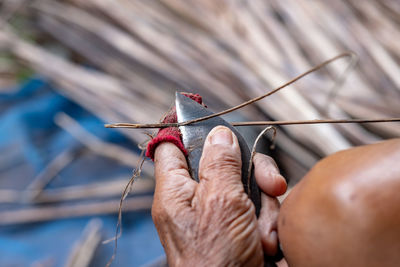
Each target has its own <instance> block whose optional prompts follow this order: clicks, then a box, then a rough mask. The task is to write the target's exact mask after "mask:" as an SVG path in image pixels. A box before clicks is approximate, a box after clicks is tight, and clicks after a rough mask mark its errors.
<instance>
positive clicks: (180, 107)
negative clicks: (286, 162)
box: [175, 92, 261, 216]
mask: <svg viewBox="0 0 400 267" xmlns="http://www.w3.org/2000/svg"><path fill="white" fill-rule="evenodd" d="M175 97H176V98H175V105H176V114H177V117H178V122H184V121H188V120H192V119H197V118H200V117H204V116H208V115H211V114H213V113H212V112H211V111H209V110H208V109H206V108H205V107H203V106H202V105H200V104H199V103H197V102H196V101H193V100H192V99H190V98H189V97H186V96H184V95H182V94H180V93H178V92H176V96H175ZM218 125H223V126H226V127H228V128H229V129H231V130H232V131H233V132H234V133H235V135H236V137H237V138H238V141H239V146H240V150H241V156H242V183H243V186H244V189H245V192H246V193H247V194H249V191H250V198H251V199H252V200H253V203H254V204H255V206H256V214H257V216H258V214H259V209H260V207H261V202H260V192H259V189H258V186H257V184H256V183H255V180H254V177H253V176H252V177H251V180H250V189H251V190H249V188H248V185H247V179H248V178H247V177H248V169H249V162H250V157H251V155H250V150H249V147H248V146H247V143H246V141H245V140H244V138H243V137H242V136H241V135H240V133H239V132H238V131H237V130H236V129H235V128H234V127H233V126H232V125H231V124H230V123H228V122H226V121H225V120H223V119H222V118H220V117H214V118H211V119H208V120H205V121H201V122H198V123H193V124H190V125H186V126H181V127H179V129H180V131H181V133H182V139H183V144H184V146H185V148H186V150H187V151H188V165H189V170H190V171H191V175H192V178H193V179H194V180H196V181H197V182H199V162H200V157H201V154H202V152H203V145H204V141H205V140H206V137H207V135H208V133H209V132H210V131H211V130H212V129H213V128H214V127H216V126H218Z"/></svg>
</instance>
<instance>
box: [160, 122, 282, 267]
mask: <svg viewBox="0 0 400 267" xmlns="http://www.w3.org/2000/svg"><path fill="white" fill-rule="evenodd" d="M254 166H255V177H256V180H257V183H258V185H259V187H260V188H261V190H262V191H263V192H264V193H262V196H261V197H262V209H261V212H260V217H259V219H258V220H257V218H256V216H255V208H254V205H253V203H252V202H251V200H250V199H249V198H248V196H247V194H246V193H245V192H244V188H243V185H242V182H241V156H240V148H239V144H238V140H237V138H236V136H235V135H234V134H233V133H232V132H231V131H230V130H229V129H228V128H226V127H223V126H218V127H216V128H214V129H213V130H212V131H211V132H210V134H209V135H208V137H207V139H206V141H205V144H204V148H203V155H202V157H201V160H200V166H199V177H200V182H199V183H197V182H196V181H194V180H192V179H191V177H190V174H189V172H188V167H187V163H186V159H185V156H184V155H183V154H182V152H181V151H180V150H179V149H178V148H177V147H175V146H174V145H173V144H171V143H162V144H160V145H159V146H158V147H157V149H156V152H155V176H156V189H155V194H154V202H153V208H152V215H153V220H154V223H155V225H156V228H157V230H158V234H159V236H160V240H161V243H162V245H163V246H164V249H165V252H166V254H167V258H168V263H169V265H170V266H262V265H263V250H264V253H266V254H267V255H274V254H275V253H276V251H277V243H278V241H277V233H276V220H277V217H278V212H279V202H278V201H277V200H276V198H275V197H276V196H278V195H281V194H283V193H284V192H285V191H286V182H285V180H284V179H283V177H282V176H281V175H280V174H279V171H278V169H277V167H276V165H275V163H274V161H273V160H272V159H271V158H269V157H267V156H265V155H262V154H257V155H256V156H255V158H254ZM190 264H191V265H190Z"/></svg>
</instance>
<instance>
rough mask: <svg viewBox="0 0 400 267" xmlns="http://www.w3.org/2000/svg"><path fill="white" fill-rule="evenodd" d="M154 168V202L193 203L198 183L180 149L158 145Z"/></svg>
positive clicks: (170, 145)
mask: <svg viewBox="0 0 400 267" xmlns="http://www.w3.org/2000/svg"><path fill="white" fill-rule="evenodd" d="M154 168H155V178H156V188H155V192H154V201H161V202H162V203H163V202H170V201H174V202H182V201H191V199H192V198H193V195H194V189H195V187H196V185H197V183H196V182H195V181H194V180H192V178H191V177H190V174H189V170H188V165H187V162H186V158H185V155H184V154H183V153H182V151H181V150H180V149H179V148H177V147H176V146H175V145H174V144H172V143H168V142H164V143H161V144H160V145H158V146H157V148H156V151H155V156H154Z"/></svg>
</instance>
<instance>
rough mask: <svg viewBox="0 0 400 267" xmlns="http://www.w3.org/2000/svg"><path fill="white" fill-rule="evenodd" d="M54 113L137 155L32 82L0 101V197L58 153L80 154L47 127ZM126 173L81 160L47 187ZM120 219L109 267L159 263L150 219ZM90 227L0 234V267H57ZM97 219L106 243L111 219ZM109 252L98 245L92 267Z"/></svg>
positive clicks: (41, 227)
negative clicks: (120, 232) (69, 150)
mask: <svg viewBox="0 0 400 267" xmlns="http://www.w3.org/2000/svg"><path fill="white" fill-rule="evenodd" d="M99 108H100V107H99ZM58 112H65V113H66V114H68V115H69V116H71V117H73V118H74V119H75V120H77V121H78V122H79V123H80V124H81V125H82V126H83V127H84V128H85V129H86V130H88V131H89V132H91V133H94V134H95V135H96V136H98V137H100V138H102V139H103V140H105V141H107V142H112V143H116V144H123V145H124V146H125V147H127V148H129V149H132V150H135V149H137V148H136V145H135V144H133V143H132V142H131V141H129V140H128V139H127V138H125V137H124V136H123V135H121V134H120V133H119V132H118V131H115V130H111V129H106V128H104V127H103V125H104V123H105V122H104V121H101V120H100V119H99V118H97V117H96V116H94V115H93V114H91V113H90V112H88V111H86V110H85V109H83V108H82V107H80V106H79V105H77V104H75V103H74V102H72V101H70V100H69V99H67V98H65V97H63V96H62V95H60V94H59V93H58V92H57V91H56V90H54V88H52V86H51V85H50V84H49V83H48V82H47V81H46V80H45V79H43V78H39V77H35V78H32V79H31V80H29V81H28V82H26V83H25V84H23V85H22V86H21V87H20V88H17V89H16V90H14V91H12V93H0V151H1V153H0V189H15V190H24V189H25V188H26V186H27V185H28V184H29V183H30V182H31V181H32V179H33V178H34V177H35V176H36V175H37V174H38V173H39V172H40V171H41V170H42V169H43V168H44V167H45V166H47V165H48V164H49V162H50V161H51V160H52V159H53V158H54V157H55V156H56V155H58V154H59V153H60V152H61V151H63V150H65V149H66V148H71V147H79V146H82V145H81V144H80V143H79V142H78V141H77V140H76V139H74V138H73V137H72V136H70V135H69V134H68V133H66V132H65V131H63V130H62V129H60V128H59V127H57V125H56V124H55V123H54V120H53V118H54V116H55V115H56V114H57V113H58ZM131 173H132V170H131V169H129V168H127V167H124V166H121V165H119V164H118V163H116V162H115V161H112V160H110V159H105V158H101V157H99V156H96V155H86V156H82V157H79V158H78V159H77V160H76V161H74V162H73V163H72V164H70V165H69V166H67V167H66V168H65V170H63V171H62V172H61V173H60V174H59V175H58V176H57V177H56V178H55V179H54V180H52V181H51V183H50V184H49V185H48V187H49V188H57V187H63V186H67V185H76V184H83V183H85V184H87V183H93V182H96V181H100V180H106V179H111V178H110V177H117V176H118V177H125V178H129V177H130V176H131ZM18 208H21V205H20V204H0V211H7V210H14V209H18ZM123 218H124V219H123V227H124V229H123V230H124V231H123V235H122V237H121V238H120V240H119V245H118V252H117V257H116V260H115V261H114V264H113V265H112V266H141V265H143V264H146V263H148V262H151V261H153V260H154V259H156V258H158V257H160V256H161V255H163V253H164V252H163V249H162V246H161V244H160V242H159V239H158V236H157V232H156V230H155V228H154V225H153V222H152V220H151V214H150V211H143V212H131V213H128V214H125V215H124V217H123ZM90 219H92V217H85V218H77V219H63V220H55V221H50V222H44V223H35V224H20V225H11V226H2V227H0V267H3V266H4V267H5V266H13V267H15V266H64V265H65V263H66V260H67V257H68V255H69V253H70V251H71V249H72V247H73V244H74V243H75V242H76V241H77V240H78V239H79V238H80V237H81V235H82V231H83V229H84V227H85V226H86V225H87V223H88V222H89V221H90ZM99 219H100V220H101V221H102V223H103V228H102V229H103V230H102V233H103V238H104V239H107V238H110V237H112V236H113V235H114V232H115V226H116V221H117V216H116V215H112V216H111V215H110V216H100V217H99ZM112 250H113V243H110V244H107V245H100V247H99V248H98V250H97V252H96V255H95V257H94V261H93V262H92V264H91V266H104V265H105V264H106V262H107V261H108V260H109V258H110V256H111V253H112ZM40 264H42V265H40Z"/></svg>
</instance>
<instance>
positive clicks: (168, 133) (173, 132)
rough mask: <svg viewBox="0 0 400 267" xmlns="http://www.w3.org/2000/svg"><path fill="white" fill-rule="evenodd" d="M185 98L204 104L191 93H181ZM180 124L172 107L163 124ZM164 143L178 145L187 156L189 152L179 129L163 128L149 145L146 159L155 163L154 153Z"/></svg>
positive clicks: (200, 98) (197, 96) (197, 95)
mask: <svg viewBox="0 0 400 267" xmlns="http://www.w3.org/2000/svg"><path fill="white" fill-rule="evenodd" d="M181 94H183V95H184V96H187V97H189V98H191V99H193V100H194V101H196V102H197V103H199V104H203V100H202V97H201V96H200V95H199V94H191V93H181ZM175 122H178V117H177V115H176V108H175V106H174V107H172V108H171V109H170V110H169V111H168V113H167V114H166V115H165V117H164V119H163V120H162V123H175ZM162 142H170V143H173V144H174V145H176V146H177V147H178V148H179V149H180V150H181V151H182V152H183V154H185V156H187V150H186V149H185V146H184V145H183V143H182V134H181V132H180V131H179V128H178V127H168V128H161V129H160V130H159V131H158V133H157V136H156V137H155V138H153V139H152V140H151V141H150V142H149V144H148V145H147V150H146V157H149V158H151V159H152V160H153V161H154V152H155V151H156V148H157V146H158V145H159V144H161V143H162Z"/></svg>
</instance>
